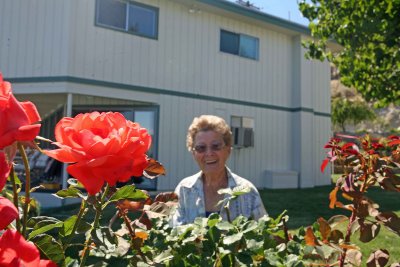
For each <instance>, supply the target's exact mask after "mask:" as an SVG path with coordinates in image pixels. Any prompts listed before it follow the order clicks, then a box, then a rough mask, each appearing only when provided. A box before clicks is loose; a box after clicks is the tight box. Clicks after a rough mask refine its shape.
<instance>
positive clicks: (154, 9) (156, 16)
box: [94, 0, 159, 40]
mask: <svg viewBox="0 0 400 267" xmlns="http://www.w3.org/2000/svg"><path fill="white" fill-rule="evenodd" d="M100 1H102V0H96V8H95V19H94V20H95V26H98V27H102V28H106V29H111V30H115V31H119V32H124V33H129V34H133V35H136V36H140V37H145V38H149V39H154V40H158V24H159V8H158V7H155V6H150V5H147V4H143V3H139V2H135V1H118V0H114V1H116V2H121V3H124V4H125V5H126V6H125V28H124V29H123V28H119V27H115V26H112V25H108V24H104V23H101V22H99V17H100V16H99V12H100ZM130 6H136V7H139V8H141V9H146V10H148V11H152V12H153V13H154V21H153V23H154V25H153V27H154V35H148V34H143V33H138V32H134V31H129V29H128V28H129V10H130Z"/></svg>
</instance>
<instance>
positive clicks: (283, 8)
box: [229, 0, 308, 26]
mask: <svg viewBox="0 0 400 267" xmlns="http://www.w3.org/2000/svg"><path fill="white" fill-rule="evenodd" d="M229 1H231V2H236V0H229ZM298 1H299V0H250V1H249V2H250V3H251V4H253V5H255V6H256V7H259V8H261V10H260V11H262V12H265V13H268V14H271V15H274V16H277V17H280V18H283V19H287V20H290V21H293V22H296V23H299V24H303V25H305V26H307V25H308V20H307V19H305V18H304V17H303V16H302V15H301V13H300V11H299V6H298V4H297V2H298Z"/></svg>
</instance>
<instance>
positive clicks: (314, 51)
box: [299, 0, 400, 107]
mask: <svg viewBox="0 0 400 267" xmlns="http://www.w3.org/2000/svg"><path fill="white" fill-rule="evenodd" d="M302 1H303V2H301V3H300V4H299V7H300V11H301V12H302V14H303V16H304V17H306V18H307V19H309V20H310V24H309V28H310V30H311V35H312V36H313V37H314V38H315V39H314V40H310V41H306V42H304V46H305V47H306V48H307V49H308V54H307V55H308V56H309V57H311V58H318V59H320V60H324V59H327V60H328V61H329V62H332V63H333V64H335V65H336V67H337V68H338V69H339V72H340V77H341V82H342V83H343V84H344V85H346V86H349V87H355V88H356V89H357V91H359V92H360V93H361V94H362V96H363V97H364V99H365V100H367V101H376V107H384V106H387V105H388V104H390V103H394V104H395V105H400V90H399V86H400V49H399V46H400V0H369V1H360V0H346V1H344V0H321V1H319V0H311V2H310V3H306V1H305V0H302ZM308 2H309V1H308ZM332 41H334V42H336V43H337V44H339V45H340V46H341V49H340V51H338V52H334V51H332V50H329V49H328V42H332Z"/></svg>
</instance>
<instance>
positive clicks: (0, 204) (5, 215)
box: [0, 197, 18, 230]
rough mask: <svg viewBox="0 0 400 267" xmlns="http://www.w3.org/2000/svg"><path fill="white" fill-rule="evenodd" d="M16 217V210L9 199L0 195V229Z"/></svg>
mask: <svg viewBox="0 0 400 267" xmlns="http://www.w3.org/2000/svg"><path fill="white" fill-rule="evenodd" d="M17 218H18V210H17V208H16V207H15V206H14V203H12V202H11V201H10V200H8V199H7V198H5V197H0V229H1V230H2V229H5V228H6V227H7V226H8V225H9V224H10V223H11V222H12V221H14V220H15V219H17Z"/></svg>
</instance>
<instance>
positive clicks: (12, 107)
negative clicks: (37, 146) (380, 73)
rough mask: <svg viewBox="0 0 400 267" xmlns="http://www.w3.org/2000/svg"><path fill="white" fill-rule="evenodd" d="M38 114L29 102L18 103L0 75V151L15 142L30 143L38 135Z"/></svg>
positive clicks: (7, 83) (9, 86)
mask: <svg viewBox="0 0 400 267" xmlns="http://www.w3.org/2000/svg"><path fill="white" fill-rule="evenodd" d="M39 121H40V116H39V113H38V112H37V110H36V107H35V105H34V104H33V103H31V102H19V101H18V100H17V99H16V98H15V97H14V95H13V94H12V92H11V84H10V83H9V82H6V81H3V75H2V74H1V73H0V125H1V127H0V149H3V148H4V147H6V146H9V145H11V144H12V143H14V142H15V141H32V140H33V139H35V137H36V136H37V135H38V134H39V130H40V124H35V123H37V122H39Z"/></svg>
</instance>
